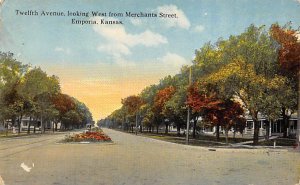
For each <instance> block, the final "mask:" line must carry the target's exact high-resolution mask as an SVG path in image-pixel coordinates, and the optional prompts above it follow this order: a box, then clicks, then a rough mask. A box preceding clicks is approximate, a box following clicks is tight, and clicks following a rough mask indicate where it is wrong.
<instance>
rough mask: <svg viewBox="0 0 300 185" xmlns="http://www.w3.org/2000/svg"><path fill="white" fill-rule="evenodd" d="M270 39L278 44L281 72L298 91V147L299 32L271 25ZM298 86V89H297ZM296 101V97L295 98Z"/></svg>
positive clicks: (299, 144) (299, 116)
mask: <svg viewBox="0 0 300 185" xmlns="http://www.w3.org/2000/svg"><path fill="white" fill-rule="evenodd" d="M270 32H271V35H272V37H273V38H274V39H275V40H276V41H277V42H278V43H279V44H280V48H279V55H278V60H279V63H280V67H281V71H282V73H283V74H284V75H285V76H288V77H289V78H290V79H292V81H294V83H295V84H297V85H295V86H294V87H295V90H296V91H298V122H297V146H298V147H299V146H300V137H299V135H300V84H299V83H300V38H299V31H297V30H294V29H292V28H291V27H289V26H288V25H286V26H285V27H280V26H279V25H278V24H273V25H272V26H271V29H270ZM297 86H298V87H297ZM297 89H298V90H297ZM295 99H296V97H295Z"/></svg>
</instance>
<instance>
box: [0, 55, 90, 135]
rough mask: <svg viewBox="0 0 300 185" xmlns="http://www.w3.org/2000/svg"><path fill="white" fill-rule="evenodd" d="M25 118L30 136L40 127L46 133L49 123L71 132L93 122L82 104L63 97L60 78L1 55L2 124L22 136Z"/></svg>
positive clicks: (0, 105) (0, 120)
mask: <svg viewBox="0 0 300 185" xmlns="http://www.w3.org/2000/svg"><path fill="white" fill-rule="evenodd" d="M24 117H29V123H28V129H27V132H28V133H29V132H30V127H31V126H34V128H35V127H36V126H37V123H40V126H41V129H42V132H44V131H45V123H47V122H48V123H52V124H53V128H54V129H55V130H56V129H57V124H58V123H61V128H63V129H68V128H70V127H83V126H85V125H86V124H87V123H90V122H91V121H92V115H91V113H90V111H89V109H88V108H87V107H86V106H85V105H84V104H83V103H82V102H79V101H78V100H76V99H75V98H73V97H70V96H68V95H66V94H62V93H61V88H60V84H59V79H58V77H56V76H48V75H47V74H46V73H45V72H44V71H42V70H41V68H39V67H31V66H30V65H26V64H22V63H21V62H18V61H17V60H16V59H14V57H13V54H12V53H0V122H1V123H2V124H3V125H4V126H5V127H6V128H8V126H9V124H11V126H17V128H18V133H20V128H21V120H22V119H23V118H24ZM34 130H35V129H34Z"/></svg>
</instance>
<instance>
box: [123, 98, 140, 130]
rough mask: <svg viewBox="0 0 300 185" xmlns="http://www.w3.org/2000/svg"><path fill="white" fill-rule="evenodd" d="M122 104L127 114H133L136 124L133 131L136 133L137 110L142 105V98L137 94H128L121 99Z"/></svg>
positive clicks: (136, 123)
mask: <svg viewBox="0 0 300 185" xmlns="http://www.w3.org/2000/svg"><path fill="white" fill-rule="evenodd" d="M121 102H122V104H123V106H124V107H125V108H126V110H127V111H128V113H129V114H131V115H134V116H135V126H136V128H135V129H136V131H135V133H136V134H137V126H138V111H139V108H140V107H141V106H142V105H143V100H142V98H141V97H139V96H135V95H132V96H128V97H127V98H125V99H122V101H121Z"/></svg>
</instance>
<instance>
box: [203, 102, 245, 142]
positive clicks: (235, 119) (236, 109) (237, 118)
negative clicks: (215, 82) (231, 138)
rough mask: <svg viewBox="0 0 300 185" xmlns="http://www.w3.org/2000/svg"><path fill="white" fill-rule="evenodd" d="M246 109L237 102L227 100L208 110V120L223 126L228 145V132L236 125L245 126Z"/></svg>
mask: <svg viewBox="0 0 300 185" xmlns="http://www.w3.org/2000/svg"><path fill="white" fill-rule="evenodd" d="M243 115H244V109H243V108H242V107H241V105H240V104H239V103H237V102H234V101H232V100H225V101H223V102H222V103H218V106H213V107H210V108H209V109H207V116H206V119H208V120H209V121H211V122H213V123H214V124H216V125H217V124H218V125H221V126H223V128H224V130H225V137H226V143H228V131H229V129H230V128H232V127H233V126H236V124H239V125H245V124H246V120H245V119H243Z"/></svg>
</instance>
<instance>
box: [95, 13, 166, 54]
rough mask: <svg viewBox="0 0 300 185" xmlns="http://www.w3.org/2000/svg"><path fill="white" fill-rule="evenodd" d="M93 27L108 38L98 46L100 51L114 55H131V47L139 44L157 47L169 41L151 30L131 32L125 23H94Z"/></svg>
mask: <svg viewBox="0 0 300 185" xmlns="http://www.w3.org/2000/svg"><path fill="white" fill-rule="evenodd" d="M98 19H99V18H93V20H98ZM111 20H116V19H111ZM98 21H99V20H98ZM93 29H94V31H95V32H96V33H98V34H99V35H100V36H102V37H103V38H104V39H105V40H106V43H104V44H101V45H100V46H98V51H102V52H106V53H108V54H110V55H112V56H121V55H130V54H131V51H130V48H131V47H134V46H137V45H142V46H146V47H155V46H159V45H160V44H166V43H168V40H167V38H165V37H164V36H162V35H160V34H158V33H155V32H152V31H150V30H146V31H144V32H141V33H138V34H131V33H128V32H127V31H126V30H125V27H124V26H123V25H117V24H115V25H94V26H93Z"/></svg>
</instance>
